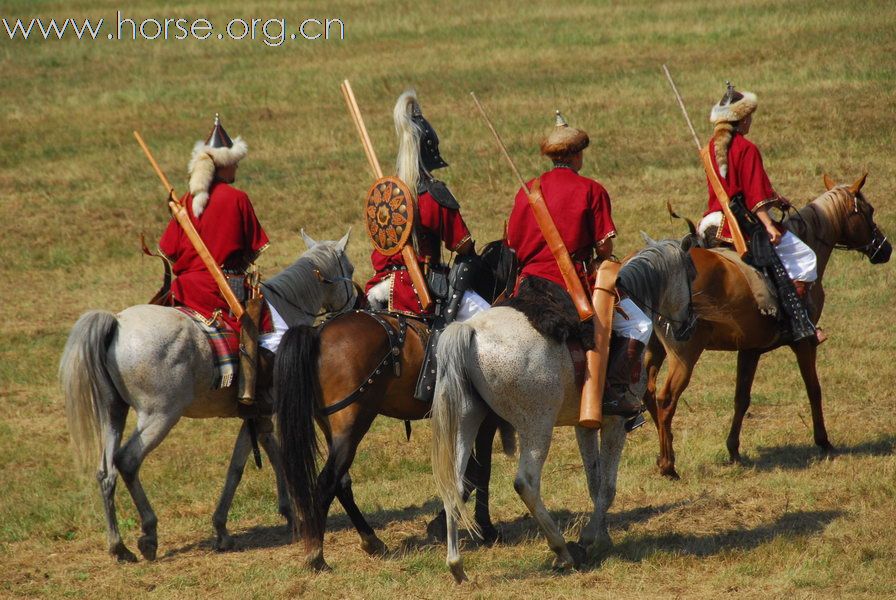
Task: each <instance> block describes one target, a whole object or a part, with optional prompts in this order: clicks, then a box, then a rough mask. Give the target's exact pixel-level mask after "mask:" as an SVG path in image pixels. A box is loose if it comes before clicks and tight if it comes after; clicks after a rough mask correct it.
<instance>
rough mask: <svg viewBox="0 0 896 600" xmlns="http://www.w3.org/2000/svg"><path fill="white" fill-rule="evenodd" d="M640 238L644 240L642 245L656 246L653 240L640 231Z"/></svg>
mask: <svg viewBox="0 0 896 600" xmlns="http://www.w3.org/2000/svg"><path fill="white" fill-rule="evenodd" d="M641 237H642V238H644V243H645V244H647V245H648V246H656V242H655V241H654V240H653V238H652V237H650V236H649V235H647V232H645V231H642V232H641Z"/></svg>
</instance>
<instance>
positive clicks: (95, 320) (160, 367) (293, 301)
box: [59, 231, 357, 561]
mask: <svg viewBox="0 0 896 600" xmlns="http://www.w3.org/2000/svg"><path fill="white" fill-rule="evenodd" d="M302 236H303V237H304V238H305V243H306V244H307V245H308V250H307V251H306V252H305V253H304V254H302V256H301V257H300V258H299V259H298V260H297V261H296V262H294V263H293V264H292V265H291V266H289V267H287V268H286V269H284V270H283V271H282V272H281V273H280V274H278V275H277V276H275V277H273V278H271V279H270V280H268V281H267V282H266V283H265V284H263V287H265V286H275V287H276V289H277V290H278V291H279V292H281V295H282V293H283V292H284V290H285V291H286V295H285V296H284V297H283V298H282V299H281V300H280V302H285V303H287V304H289V307H288V308H290V310H289V311H288V312H289V313H291V314H293V315H300V316H296V317H294V322H291V323H289V325H300V324H311V323H312V322H313V321H314V318H315V316H316V315H317V313H318V311H320V310H321V309H322V308H323V309H325V310H328V311H334V310H341V309H345V308H350V307H351V306H352V305H353V304H354V302H355V299H356V296H357V291H356V288H355V287H354V285H352V284H351V283H350V282H351V277H352V273H353V267H352V264H351V262H349V260H348V257H347V256H346V254H345V247H346V244H347V243H348V237H349V234H348V233H346V234H345V236H344V237H343V238H342V239H341V240H339V241H323V242H315V241H314V240H312V239H311V238H310V237H308V236H307V235H305V233H304V231H303V232H302ZM278 306H279V304H278ZM278 312H280V313H281V314H283V315H284V318H285V319H287V320H289V317H286V316H285V315H286V314H287V311H284V310H278ZM59 377H60V381H61V383H62V388H63V392H64V394H65V408H66V416H67V418H68V425H69V433H70V435H71V438H72V442H73V447H74V451H75V453H76V458H77V459H78V460H79V462H80V464H81V466H82V467H89V464H90V463H91V462H92V461H93V460H95V459H96V455H97V454H99V455H100V456H99V468H98V470H97V473H96V477H97V480H98V481H99V485H100V491H101V493H102V498H103V507H104V509H105V513H106V530H107V534H108V539H109V552H110V554H112V555H113V556H114V557H115V558H117V559H118V560H120V561H136V560H137V558H136V556H134V554H133V553H132V552H131V551H130V550H129V549H128V548H127V547H126V546H125V544H124V542H123V541H122V539H121V534H120V533H119V530H118V521H117V519H116V516H115V485H116V482H117V478H118V473H121V476H122V478H123V479H124V482H125V485H127V488H128V491H129V492H130V494H131V498H132V499H133V501H134V504H135V505H136V507H137V510H138V512H139V513H140V520H141V529H142V532H143V535H142V536H141V537H140V539H139V540H138V542H137V546H138V548H139V550H140V553H141V554H142V555H143V556H144V558H146V559H147V560H153V559H154V558H155V556H156V550H157V547H158V538H157V533H156V529H157V518H156V515H155V512H153V509H152V507H151V506H150V504H149V500H148V499H147V497H146V493H145V492H144V491H143V486H142V484H141V483H140V478H139V470H140V465H141V464H142V463H143V460H144V459H145V458H146V455H147V454H149V453H150V452H151V451H152V450H153V449H154V448H155V447H156V446H158V445H159V443H160V442H161V441H162V440H163V439H164V438H165V436H166V435H167V434H168V432H169V431H170V430H171V428H172V427H174V425H175V424H176V423H177V422H178V420H180V418H181V417H192V418H209V417H236V416H237V400H236V386H235V385H231V386H229V387H226V388H223V389H218V390H212V389H211V387H212V381H213V378H214V366H213V357H212V350H211V348H210V345H209V342H208V340H207V339H206V336H205V333H203V331H202V330H201V329H200V328H199V327H198V326H197V325H196V324H195V323H194V322H193V320H192V319H191V318H190V317H188V316H187V315H185V314H184V313H182V312H180V311H178V310H175V309H173V308H168V307H164V306H154V305H138V306H132V307H130V308H127V309H125V310H123V311H122V312H120V313H118V314H117V315H116V314H113V313H111V312H107V311H89V312H87V313H84V314H83V315H82V316H81V318H80V319H78V322H77V323H76V324H75V326H74V328H72V331H71V333H70V334H69V337H68V341H67V342H66V345H65V350H64V352H63V354H62V360H61V361H60V365H59ZM129 408H133V409H134V410H135V411H136V413H137V423H136V428H135V429H134V431H133V433H132V434H131V436H130V438H129V439H128V440H127V441H126V442H125V444H124V445H123V446H121V438H122V435H123V433H124V428H125V421H126V419H127V414H128V409H129ZM258 436H259V442H260V443H261V445H262V446H263V447H264V449H265V451H266V452H267V454H268V457H269V459H270V461H271V466H272V467H273V469H274V473H275V475H276V479H277V496H278V502H279V509H280V512H281V514H283V516H284V517H286V519H287V521H288V526H289V528H290V530H292V526H293V524H292V520H293V512H292V505H291V502H290V500H289V497H288V495H287V492H286V489H285V487H284V482H283V474H282V460H281V456H280V449H279V445H278V443H277V441H276V439H275V438H274V435H273V427H272V425H271V421H270V417H263V418H261V419H259V422H258ZM249 450H250V440H249V432H248V427H247V426H246V424H245V423H244V424H243V426H242V428H241V429H240V433H239V435H238V437H237V442H236V445H235V447H234V451H233V456H232V458H231V462H230V467H229V469H228V473H227V481H226V484H225V487H224V491H223V492H222V494H221V499H220V500H219V503H218V507H217V509H216V510H215V514H214V518H213V524H214V527H215V532H216V547H217V548H219V549H228V548H229V547H231V546H232V543H233V542H232V539H231V538H230V536H229V534H228V533H227V514H228V512H229V510H230V504H231V502H232V500H233V494H234V492H235V491H236V486H237V485H238V484H239V481H240V478H241V476H242V472H243V467H244V466H245V464H246V459H247V457H248V455H249Z"/></svg>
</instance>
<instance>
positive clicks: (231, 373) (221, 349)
mask: <svg viewBox="0 0 896 600" xmlns="http://www.w3.org/2000/svg"><path fill="white" fill-rule="evenodd" d="M174 308H175V309H176V310H179V311H180V312H182V313H184V314H185V315H187V316H188V317H190V318H191V319H193V322H194V323H196V325H197V327H199V328H200V329H201V330H202V331H203V333H205V338H206V339H207V340H208V343H209V345H210V346H211V348H212V355H213V357H214V361H215V378H214V381H213V383H212V388H211V389H213V390H218V389H221V388H226V387H228V386H230V385H231V384H232V383H233V382H234V380H235V379H236V375H237V369H238V368H239V360H240V338H239V335H237V333H236V332H235V331H234V330H233V329H231V328H230V327H229V326H228V325H227V324H226V323H224V321H223V320H221V319H212V320H209V319H206V318H205V317H203V316H202V315H201V314H199V313H198V312H196V311H195V310H193V309H192V308H188V307H186V306H175V307H174Z"/></svg>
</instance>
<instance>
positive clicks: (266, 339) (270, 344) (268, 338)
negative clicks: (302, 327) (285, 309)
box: [258, 300, 289, 352]
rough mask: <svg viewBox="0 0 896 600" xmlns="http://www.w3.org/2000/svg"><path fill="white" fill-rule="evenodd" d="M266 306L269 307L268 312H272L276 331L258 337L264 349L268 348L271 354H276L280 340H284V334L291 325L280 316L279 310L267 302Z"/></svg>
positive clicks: (259, 343)
mask: <svg viewBox="0 0 896 600" xmlns="http://www.w3.org/2000/svg"><path fill="white" fill-rule="evenodd" d="M265 304H267V305H268V310H269V311H271V321H273V323H274V331H272V332H270V333H263V334H261V335H260V336H258V345H259V346H261V347H262V348H267V349H268V350H270V351H271V352H276V351H277V348H279V347H280V340H281V339H283V334H284V333H286V330H287V329H289V325H287V324H286V321H284V320H283V317H281V316H280V313H278V312H277V309H275V308H274V306H273V305H272V304H271V303H270V302H268V301H267V300H265Z"/></svg>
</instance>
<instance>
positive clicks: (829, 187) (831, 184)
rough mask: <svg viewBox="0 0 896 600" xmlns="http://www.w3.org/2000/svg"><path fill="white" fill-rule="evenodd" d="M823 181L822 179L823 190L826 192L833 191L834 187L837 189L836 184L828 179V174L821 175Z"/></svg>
mask: <svg viewBox="0 0 896 600" xmlns="http://www.w3.org/2000/svg"><path fill="white" fill-rule="evenodd" d="M823 179H824V188H825V189H826V190H832V189H834V188H835V187H837V182H836V181H834V180H833V179H831V178H830V177H828V174H827V173H825V174H824V175H823Z"/></svg>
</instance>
